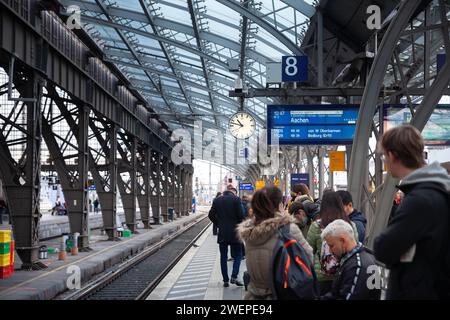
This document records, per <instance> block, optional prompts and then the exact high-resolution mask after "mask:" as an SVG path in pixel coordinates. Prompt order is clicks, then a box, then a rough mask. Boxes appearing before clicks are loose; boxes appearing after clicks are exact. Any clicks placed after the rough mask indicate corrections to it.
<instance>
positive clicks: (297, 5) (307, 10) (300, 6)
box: [281, 0, 316, 18]
mask: <svg viewBox="0 0 450 320" xmlns="http://www.w3.org/2000/svg"><path fill="white" fill-rule="evenodd" d="M281 2H284V3H286V4H287V5H289V6H291V7H292V8H294V9H295V10H297V11H298V12H300V13H301V14H303V15H304V16H306V17H308V18H311V17H312V16H313V15H314V13H315V12H316V9H315V8H314V7H313V6H312V5H310V4H308V3H306V2H305V1H303V0H281Z"/></svg>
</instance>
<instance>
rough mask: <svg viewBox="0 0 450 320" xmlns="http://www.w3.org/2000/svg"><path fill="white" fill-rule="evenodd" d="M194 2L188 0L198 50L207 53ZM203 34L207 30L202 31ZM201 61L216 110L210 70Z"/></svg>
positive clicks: (202, 59)
mask: <svg viewBox="0 0 450 320" xmlns="http://www.w3.org/2000/svg"><path fill="white" fill-rule="evenodd" d="M193 1H194V0H187V3H188V8H189V15H190V16H191V21H192V28H193V30H194V35H195V41H196V42H197V48H199V50H200V51H202V52H205V51H207V50H205V48H204V45H203V43H202V39H201V36H200V30H199V26H198V21H197V16H196V9H194V3H193ZM201 31H202V32H203V31H205V30H201ZM200 61H201V63H202V69H203V77H204V78H205V82H206V89H207V91H208V96H209V102H210V103H211V108H212V109H213V110H215V107H214V104H215V103H214V97H213V95H212V93H213V92H214V91H213V89H212V88H211V83H210V78H209V74H208V72H209V70H208V68H207V66H206V61H205V58H203V57H200ZM214 121H215V123H216V124H218V121H217V118H216V117H214Z"/></svg>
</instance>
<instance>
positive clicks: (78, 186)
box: [42, 85, 90, 251]
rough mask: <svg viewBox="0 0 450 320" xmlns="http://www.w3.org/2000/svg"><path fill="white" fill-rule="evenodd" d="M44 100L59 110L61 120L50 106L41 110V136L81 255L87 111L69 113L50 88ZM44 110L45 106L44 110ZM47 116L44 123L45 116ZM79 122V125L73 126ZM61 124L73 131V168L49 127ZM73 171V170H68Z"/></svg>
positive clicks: (85, 242) (85, 245)
mask: <svg viewBox="0 0 450 320" xmlns="http://www.w3.org/2000/svg"><path fill="white" fill-rule="evenodd" d="M47 91H48V95H47V98H49V99H51V101H53V102H54V103H55V105H56V106H57V107H58V109H59V112H60V113H61V119H60V120H55V119H53V114H54V113H53V110H52V104H50V105H49V107H48V112H46V110H44V112H43V116H42V135H43V137H44V140H45V142H46V145H47V147H48V151H49V152H50V157H51V160H52V161H53V162H54V163H55V170H56V172H57V174H58V177H59V179H60V181H61V186H62V189H63V192H64V198H65V200H66V204H67V209H68V210H67V211H68V218H69V224H70V232H71V233H75V232H78V233H79V234H80V235H79V237H78V247H79V249H80V251H84V250H87V251H89V250H90V249H89V210H88V190H87V186H88V171H89V151H88V150H89V149H88V122H89V112H90V110H89V109H88V108H87V107H86V106H84V105H79V106H76V107H75V109H76V113H75V114H74V113H73V111H70V110H68V106H67V104H65V101H64V100H63V99H62V97H61V96H60V95H59V94H58V92H57V90H56V89H55V88H54V87H53V86H51V85H50V86H47ZM45 107H47V106H45ZM46 114H47V115H48V116H49V118H48V119H47V118H46V116H45V115H46ZM74 118H75V119H78V123H75V120H74ZM61 120H64V121H65V122H66V125H67V130H71V128H75V131H74V132H73V136H74V138H76V141H77V154H76V155H74V156H75V159H76V160H77V162H76V164H75V165H74V166H70V165H68V163H67V162H66V160H69V159H71V158H73V157H71V158H69V157H68V156H66V155H65V154H64V151H62V148H61V142H62V144H64V143H67V142H66V141H61V142H60V143H58V140H61V139H58V140H57V136H56V135H55V134H54V133H53V132H54V130H53V129H52V127H53V126H54V125H56V124H57V122H60V121H61ZM71 167H72V168H71Z"/></svg>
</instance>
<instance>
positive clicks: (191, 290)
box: [147, 225, 246, 300]
mask: <svg viewBox="0 0 450 320" xmlns="http://www.w3.org/2000/svg"><path fill="white" fill-rule="evenodd" d="M228 252H230V251H228ZM228 255H230V253H228ZM232 267H233V261H230V260H229V261H228V273H229V275H231V270H232ZM245 270H246V264H245V260H242V262H241V268H240V270H239V275H238V279H240V280H241V281H242V275H243V273H244V271H245ZM244 294H245V290H244V287H238V286H236V285H234V284H230V286H229V287H227V288H224V287H223V280H222V273H221V271H220V252H219V245H218V244H217V236H214V235H213V233H212V225H211V226H210V228H208V230H207V231H206V232H205V233H204V234H203V235H202V236H201V237H200V238H199V239H198V240H197V242H196V244H195V245H194V246H192V247H191V249H189V251H188V252H187V253H186V254H185V255H184V257H183V258H182V259H181V260H180V261H179V262H178V264H177V265H176V266H175V267H174V268H173V269H172V270H171V271H170V272H169V273H168V274H167V276H166V277H165V278H164V280H162V281H161V282H160V284H159V285H158V287H156V288H155V290H153V292H152V293H151V294H150V295H149V296H148V298H147V300H243V298H244Z"/></svg>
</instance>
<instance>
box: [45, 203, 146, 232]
mask: <svg viewBox="0 0 450 320" xmlns="http://www.w3.org/2000/svg"><path fill="white" fill-rule="evenodd" d="M117 215H118V216H119V219H120V221H121V222H122V223H124V222H125V213H124V212H123V210H120V209H118V210H117ZM140 219H141V213H140V211H139V210H137V211H136V220H137V221H138V222H140ZM89 226H90V228H91V230H95V229H100V228H101V227H102V226H103V218H102V212H101V211H99V212H98V213H95V212H90V213H89ZM138 227H139V226H138ZM64 233H70V225H69V217H68V216H64V215H63V216H58V215H53V216H52V215H51V214H50V213H43V214H42V217H41V220H40V223H39V239H48V238H54V237H59V236H60V235H62V234H64Z"/></svg>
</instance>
